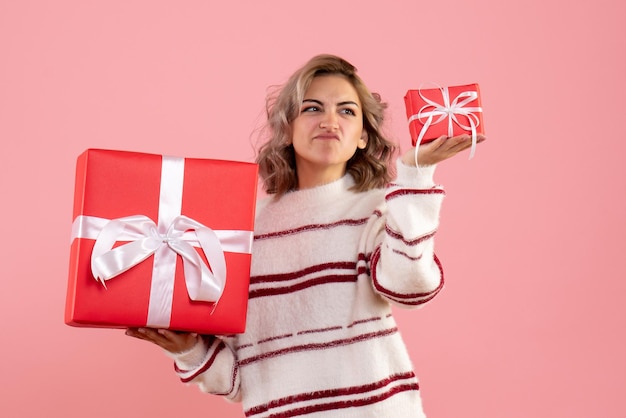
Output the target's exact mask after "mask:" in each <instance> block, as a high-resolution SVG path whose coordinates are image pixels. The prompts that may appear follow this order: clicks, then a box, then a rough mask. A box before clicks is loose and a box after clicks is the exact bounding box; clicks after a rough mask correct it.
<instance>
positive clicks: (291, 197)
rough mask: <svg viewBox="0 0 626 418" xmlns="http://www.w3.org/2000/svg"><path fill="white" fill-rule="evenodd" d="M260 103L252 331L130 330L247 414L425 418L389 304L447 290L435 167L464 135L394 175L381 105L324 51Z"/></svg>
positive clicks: (431, 146) (400, 166)
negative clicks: (264, 127)
mask: <svg viewBox="0 0 626 418" xmlns="http://www.w3.org/2000/svg"><path fill="white" fill-rule="evenodd" d="M267 107H268V132H269V140H268V141H267V142H266V143H265V144H264V145H263V146H262V147H261V149H260V151H259V155H258V158H257V162H258V163H259V167H260V173H261V176H262V178H263V180H264V186H265V189H266V191H267V193H268V194H269V197H267V198H265V199H264V200H262V201H260V202H259V204H258V205H257V217H256V225H255V237H254V246H253V257H252V259H253V261H252V272H251V284H250V301H249V309H248V322H247V328H246V332H245V333H244V334H241V335H230V336H209V335H196V334H189V333H175V332H171V331H168V330H155V329H148V328H141V329H129V330H128V331H127V333H128V334H129V335H131V336H133V337H137V338H141V339H144V340H148V341H151V342H153V343H155V344H157V345H159V346H161V347H162V348H164V349H165V350H166V351H167V352H168V353H169V354H170V355H171V356H172V357H173V358H174V360H175V366H176V371H177V373H178V374H179V375H180V378H181V380H182V381H183V382H194V383H197V384H198V385H199V387H200V389H201V390H203V391H206V392H209V393H213V394H218V395H222V396H224V397H226V398H228V399H230V400H233V401H241V402H242V403H243V409H244V413H245V416H247V417H254V418H261V417H264V418H265V417H292V416H306V417H344V418H346V417H351V418H352V417H353V418H367V417H377V418H379V417H393V418H402V417H423V416H424V413H423V411H422V405H421V400H420V393H419V389H420V387H419V384H418V380H417V378H416V376H415V374H414V372H413V366H412V363H411V360H410V359H409V356H408V353H407V350H406V348H405V345H404V343H403V341H402V338H401V336H400V333H399V331H398V328H397V327H396V323H395V321H394V318H393V316H392V311H391V306H392V305H396V306H399V307H403V308H416V307H419V306H421V305H422V304H424V303H425V302H427V301H429V300H431V299H432V298H433V297H434V296H435V295H436V294H437V293H438V292H439V291H440V290H441V288H442V286H443V273H442V270H441V266H440V264H439V262H438V260H437V258H436V257H435V254H434V251H433V246H434V241H433V238H434V236H435V233H436V232H437V228H438V225H439V210H440V206H441V201H442V199H443V196H444V191H443V189H442V188H441V187H439V186H436V185H435V183H434V182H433V172H434V169H435V164H437V163H439V162H441V161H443V160H445V159H447V158H450V157H452V156H454V155H456V154H457V153H458V152H460V151H462V150H464V149H466V148H468V147H469V146H470V145H471V139H470V137H469V136H468V135H463V136H459V137H453V138H446V137H441V138H439V139H437V140H435V141H433V142H430V143H428V144H424V145H422V146H421V147H420V151H419V153H418V155H419V165H420V168H419V169H418V168H417V167H415V159H414V152H415V150H414V149H411V150H409V151H408V152H406V153H405V154H404V155H403V156H402V157H401V158H400V159H399V160H398V161H396V162H395V167H396V171H397V177H396V178H395V180H394V181H393V182H391V181H392V174H393V173H392V172H391V171H390V168H391V167H390V166H391V165H392V164H393V162H392V161H393V158H394V153H395V146H394V144H393V143H391V142H390V141H388V140H387V139H386V138H385V136H384V135H383V133H382V131H381V125H382V122H383V116H384V111H385V107H386V106H385V104H383V103H381V101H380V98H379V96H378V95H375V94H372V93H371V92H370V91H369V90H368V89H367V87H366V86H365V84H364V83H363V81H362V80H361V79H360V78H359V77H358V76H357V74H356V69H355V67H354V66H352V65H351V64H350V63H348V62H346V61H345V60H343V59H341V58H339V57H336V56H332V55H320V56H317V57H314V58H313V59H311V60H310V61H309V62H308V63H306V64H305V65H304V66H303V67H302V68H300V69H299V70H298V71H296V72H295V73H294V74H293V75H292V76H291V77H290V79H289V80H288V81H287V83H286V84H285V85H284V86H283V87H282V89H281V90H280V91H279V92H278V94H277V95H276V96H275V97H271V98H270V99H269V100H268V103H267ZM484 139H485V138H484V137H483V136H480V137H479V138H478V140H479V141H483V140H484Z"/></svg>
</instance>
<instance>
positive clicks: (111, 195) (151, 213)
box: [65, 149, 258, 334]
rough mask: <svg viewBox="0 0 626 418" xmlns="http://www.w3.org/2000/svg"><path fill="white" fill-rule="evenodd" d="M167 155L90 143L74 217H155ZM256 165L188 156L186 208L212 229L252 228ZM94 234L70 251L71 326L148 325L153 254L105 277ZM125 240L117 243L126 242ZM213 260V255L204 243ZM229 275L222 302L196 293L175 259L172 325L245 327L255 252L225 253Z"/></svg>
mask: <svg viewBox="0 0 626 418" xmlns="http://www.w3.org/2000/svg"><path fill="white" fill-rule="evenodd" d="M162 158H163V157H162V156H160V155H154V154H143V153H135V152H125V151H109V150H95V149H90V150H87V151H85V152H84V153H83V154H81V155H80V156H79V158H78V160H77V166H76V184H75V197H74V210H73V219H76V218H77V217H79V215H83V216H88V217H100V218H106V219H108V220H111V219H116V218H123V217H127V216H130V215H136V214H141V215H145V216H147V217H149V218H150V219H152V220H154V222H157V220H158V214H159V196H160V187H161V184H160V181H161V168H162V167H161V162H162ZM257 171H258V167H257V165H256V164H252V163H244V162H233V161H219V160H208V159H192V158H186V159H184V182H183V186H182V203H181V214H182V215H184V216H187V217H189V218H192V219H193V220H195V221H198V222H200V223H201V224H203V225H205V226H207V227H209V228H211V229H213V230H241V231H253V230H254V210H255V202H256V187H257ZM94 243H95V240H94V239H87V238H74V239H73V241H72V244H71V250H70V266H69V279H68V287H67V298H66V307H65V322H66V324H68V325H72V326H84V327H106V328H127V327H140V326H146V325H147V323H146V321H147V312H148V305H149V302H150V300H149V299H150V288H151V281H152V267H153V259H154V257H153V256H150V257H149V258H147V259H145V260H144V261H142V262H140V263H139V264H137V265H135V266H134V267H131V268H130V269H129V270H127V271H125V272H123V273H121V274H120V275H118V276H116V277H113V278H112V279H110V280H108V281H107V282H106V288H105V286H103V284H102V283H100V282H98V281H97V280H96V279H95V278H94V277H93V275H92V272H91V253H92V250H93V247H94ZM122 244H124V243H123V242H121V243H117V244H116V245H122ZM198 252H199V253H200V254H201V257H202V258H203V260H204V261H205V262H207V264H209V262H208V260H207V259H206V257H204V255H203V254H202V253H201V250H200V249H198ZM224 257H225V261H226V268H227V275H226V282H225V286H224V291H223V293H222V295H221V297H220V299H219V301H218V303H217V304H215V303H210V302H203V301H193V300H191V299H190V297H189V295H188V292H187V286H186V282H185V271H184V269H183V265H182V261H181V257H176V269H175V277H173V279H174V290H173V301H172V305H171V316H170V323H169V326H167V327H166V328H169V329H173V330H180V331H188V332H198V333H202V334H230V333H240V332H243V331H244V329H245V320H246V313H247V302H248V286H249V280H250V262H251V254H249V253H238V252H227V251H225V252H224Z"/></svg>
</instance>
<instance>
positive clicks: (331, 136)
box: [315, 134, 339, 141]
mask: <svg viewBox="0 0 626 418" xmlns="http://www.w3.org/2000/svg"><path fill="white" fill-rule="evenodd" d="M315 139H321V140H324V141H329V140H335V141H339V136H338V135H336V134H321V135H316V136H315Z"/></svg>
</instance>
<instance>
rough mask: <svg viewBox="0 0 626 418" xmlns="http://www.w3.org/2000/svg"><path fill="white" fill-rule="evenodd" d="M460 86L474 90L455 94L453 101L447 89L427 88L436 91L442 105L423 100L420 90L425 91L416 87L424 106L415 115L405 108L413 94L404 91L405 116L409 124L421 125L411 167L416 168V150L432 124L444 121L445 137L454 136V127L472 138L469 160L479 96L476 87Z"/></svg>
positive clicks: (475, 131) (475, 140) (472, 155)
mask: <svg viewBox="0 0 626 418" xmlns="http://www.w3.org/2000/svg"><path fill="white" fill-rule="evenodd" d="M462 87H464V88H465V87H467V88H469V87H474V88H475V90H462V91H461V92H459V93H458V94H457V95H456V96H455V97H454V98H451V96H450V91H449V88H448V87H440V86H437V87H436V89H428V90H437V89H438V90H439V91H440V92H441V101H442V103H439V102H437V101H436V100H434V99H432V98H428V97H426V96H425V95H424V94H423V93H422V91H423V90H425V89H423V88H422V87H420V88H419V89H418V90H417V93H418V95H419V97H420V98H421V100H422V101H423V102H424V103H425V105H423V106H422V107H421V108H420V109H419V111H418V112H417V113H413V110H412V109H410V105H409V99H408V98H409V95H410V94H411V93H412V92H415V90H414V91H411V90H409V92H407V96H406V97H405V101H406V105H407V116H408V122H409V125H410V124H411V123H412V122H413V121H419V123H420V124H422V128H421V129H420V131H419V134H418V135H417V139H416V140H415V164H416V165H417V149H418V148H419V146H420V144H421V143H422V141H423V139H424V136H425V135H426V132H427V131H428V129H429V128H430V127H431V126H432V125H436V124H438V123H442V122H444V121H447V125H448V126H447V134H448V136H449V137H451V136H454V126H455V125H456V126H458V127H460V128H461V129H463V130H464V131H468V132H471V135H472V146H471V148H470V155H469V159H472V158H473V157H474V154H475V152H476V144H477V132H478V127H479V126H480V122H481V119H482V118H481V116H480V115H478V113H482V111H483V109H482V107H481V106H480V97H479V94H478V91H477V90H478V86H477V85H472V86H462ZM473 102H475V103H476V104H478V106H469V105H470V104H471V103H473ZM459 117H462V118H463V119H466V120H467V122H466V123H464V122H461V121H460V120H459V119H460V118H459ZM435 118H436V119H435Z"/></svg>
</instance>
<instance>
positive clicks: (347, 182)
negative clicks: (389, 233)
mask: <svg viewBox="0 0 626 418" xmlns="http://www.w3.org/2000/svg"><path fill="white" fill-rule="evenodd" d="M352 186H354V179H353V178H352V176H351V175H350V174H345V175H344V176H343V177H341V178H340V179H337V180H334V181H332V182H330V183H326V184H322V185H319V186H315V187H310V188H307V189H300V190H293V191H290V192H287V193H286V194H284V195H283V196H282V197H281V198H280V200H279V202H280V203H281V204H284V205H287V206H289V207H291V206H292V205H302V204H316V203H326V202H329V201H334V200H335V199H336V198H337V197H339V196H340V195H342V194H344V193H345V192H346V191H347V190H348V189H349V188H350V187H352Z"/></svg>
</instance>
